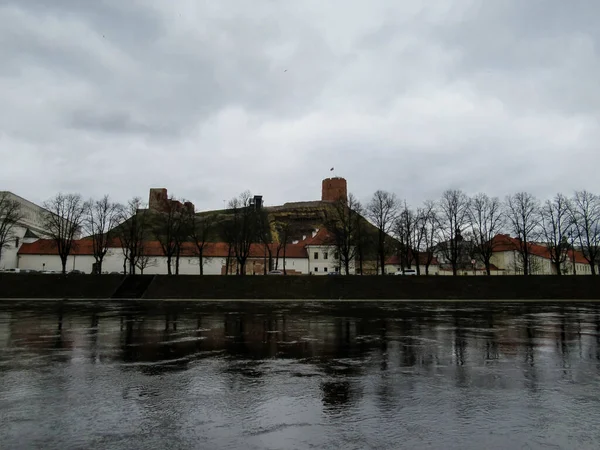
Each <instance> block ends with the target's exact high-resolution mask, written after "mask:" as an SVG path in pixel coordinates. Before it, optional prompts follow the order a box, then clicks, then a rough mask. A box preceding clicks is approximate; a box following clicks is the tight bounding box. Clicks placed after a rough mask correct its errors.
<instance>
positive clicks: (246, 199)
mask: <svg viewBox="0 0 600 450" xmlns="http://www.w3.org/2000/svg"><path fill="white" fill-rule="evenodd" d="M251 200H252V194H251V193H250V192H249V191H245V192H242V193H241V194H240V195H239V197H236V198H233V199H231V200H230V201H229V209H230V210H231V211H232V215H233V217H232V221H233V223H232V229H231V231H232V235H231V238H232V239H231V243H232V244H233V246H232V248H233V251H234V255H235V258H236V260H237V265H238V269H237V270H236V272H237V273H238V274H239V275H245V274H246V261H247V260H248V257H249V256H250V249H251V247H252V244H254V243H256V242H257V240H258V238H259V233H258V231H259V220H258V209H257V206H256V205H254V204H253V203H252V202H251Z"/></svg>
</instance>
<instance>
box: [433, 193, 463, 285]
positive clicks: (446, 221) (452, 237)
mask: <svg viewBox="0 0 600 450" xmlns="http://www.w3.org/2000/svg"><path fill="white" fill-rule="evenodd" d="M468 219H469V197H467V196H466V194H465V193H464V192H463V191H461V190H456V189H451V190H447V191H445V192H444V193H443V194H442V198H441V200H440V202H439V220H440V226H439V233H440V242H439V244H438V248H439V250H440V252H441V253H442V255H443V256H444V258H445V259H446V260H447V261H448V262H449V263H450V266H451V267H452V275H455V276H456V275H458V269H459V266H460V265H461V263H462V261H463V258H464V256H465V244H464V232H465V228H466V227H467V224H468Z"/></svg>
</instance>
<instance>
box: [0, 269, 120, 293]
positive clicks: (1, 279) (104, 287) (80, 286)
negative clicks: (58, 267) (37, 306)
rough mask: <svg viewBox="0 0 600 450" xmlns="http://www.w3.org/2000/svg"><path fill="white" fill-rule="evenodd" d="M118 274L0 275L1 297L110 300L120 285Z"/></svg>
mask: <svg viewBox="0 0 600 450" xmlns="http://www.w3.org/2000/svg"><path fill="white" fill-rule="evenodd" d="M124 278H125V277H123V276H121V275H102V276H94V275H67V276H66V277H64V276H62V275H54V274H52V275H51V274H35V273H32V274H24V273H20V274H5V273H0V298H60V299H63V298H73V299H77V298H94V299H96V298H97V299H100V298H110V297H111V296H112V295H113V293H114V292H115V291H116V290H117V288H118V287H119V286H120V285H121V283H122V282H123V279H124Z"/></svg>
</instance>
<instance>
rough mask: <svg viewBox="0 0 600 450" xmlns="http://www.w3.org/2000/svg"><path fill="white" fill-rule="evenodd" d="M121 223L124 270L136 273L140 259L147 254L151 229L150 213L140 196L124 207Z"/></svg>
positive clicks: (119, 233) (131, 273) (120, 234)
mask: <svg viewBox="0 0 600 450" xmlns="http://www.w3.org/2000/svg"><path fill="white" fill-rule="evenodd" d="M119 221H120V222H121V224H120V225H119V226H118V229H117V236H118V237H119V240H120V243H121V248H122V249H123V256H124V261H123V272H124V273H126V272H127V264H128V265H129V273H130V275H135V269H136V267H137V266H138V261H139V259H140V258H141V257H142V256H144V255H145V247H146V241H147V238H148V234H149V231H150V225H151V223H150V214H149V212H148V209H146V208H145V205H144V204H143V203H142V200H141V199H140V198H139V197H135V198H133V199H131V200H129V202H127V205H126V206H125V207H124V208H122V210H121V214H120V217H119Z"/></svg>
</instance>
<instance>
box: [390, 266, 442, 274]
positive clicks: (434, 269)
mask: <svg viewBox="0 0 600 450" xmlns="http://www.w3.org/2000/svg"><path fill="white" fill-rule="evenodd" d="M411 269H415V270H416V269H417V268H416V267H415V265H414V264H413V265H412V266H411ZM400 270H401V268H400V264H386V265H385V273H390V274H392V273H397V272H400ZM419 270H420V271H421V275H425V266H424V265H420V266H419ZM439 271H440V268H439V266H438V265H437V264H431V265H430V266H429V275H437V274H438V273H439Z"/></svg>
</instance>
